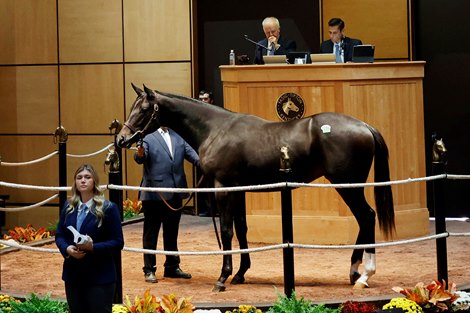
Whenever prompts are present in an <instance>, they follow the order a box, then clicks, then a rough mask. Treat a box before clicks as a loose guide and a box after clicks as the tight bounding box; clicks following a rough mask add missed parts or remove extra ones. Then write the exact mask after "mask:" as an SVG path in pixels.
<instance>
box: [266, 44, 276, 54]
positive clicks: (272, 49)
mask: <svg viewBox="0 0 470 313" xmlns="http://www.w3.org/2000/svg"><path fill="white" fill-rule="evenodd" d="M269 47H270V48H271V50H269V51H268V55H274V51H276V46H275V45H274V42H271V44H270V45H269Z"/></svg>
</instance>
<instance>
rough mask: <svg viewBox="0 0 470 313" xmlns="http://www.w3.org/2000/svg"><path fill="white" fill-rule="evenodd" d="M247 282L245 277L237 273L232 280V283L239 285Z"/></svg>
mask: <svg viewBox="0 0 470 313" xmlns="http://www.w3.org/2000/svg"><path fill="white" fill-rule="evenodd" d="M244 282H245V278H244V277H242V276H238V275H235V276H233V278H232V281H231V282H230V283H231V284H232V285H239V284H243V283H244Z"/></svg>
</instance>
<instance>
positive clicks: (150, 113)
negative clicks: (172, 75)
mask: <svg viewBox="0 0 470 313" xmlns="http://www.w3.org/2000/svg"><path fill="white" fill-rule="evenodd" d="M132 88H134V90H135V92H136V93H137V99H136V100H135V101H134V103H133V104H132V107H131V112H130V113H129V117H128V118H127V121H126V122H125V123H124V127H123V128H122V129H121V131H120V132H119V134H118V135H117V137H116V143H117V145H118V146H119V147H122V148H129V147H130V146H131V145H132V144H133V143H135V142H137V141H138V140H139V139H142V138H143V137H144V136H145V135H147V134H150V133H152V132H154V131H156V130H157V129H158V127H160V121H159V118H158V115H159V112H158V104H157V99H156V94H155V92H154V91H153V90H151V89H149V88H147V87H146V86H145V85H144V90H142V89H140V88H138V87H137V86H135V85H134V84H132Z"/></svg>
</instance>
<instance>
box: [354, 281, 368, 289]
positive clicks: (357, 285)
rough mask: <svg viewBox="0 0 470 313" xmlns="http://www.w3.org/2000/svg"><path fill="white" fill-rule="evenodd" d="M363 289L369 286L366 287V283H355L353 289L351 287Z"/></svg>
mask: <svg viewBox="0 0 470 313" xmlns="http://www.w3.org/2000/svg"><path fill="white" fill-rule="evenodd" d="M364 288H369V285H367V283H360V282H357V283H355V284H354V287H353V289H364Z"/></svg>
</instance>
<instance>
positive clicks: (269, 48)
mask: <svg viewBox="0 0 470 313" xmlns="http://www.w3.org/2000/svg"><path fill="white" fill-rule="evenodd" d="M243 37H244V38H245V39H246V40H248V41H249V42H251V43H254V44H255V45H257V46H258V47H261V48H263V49H266V50H268V51H271V47H266V46H263V45H262V44H260V43H257V42H256V41H254V40H251V39H250V38H248V35H243Z"/></svg>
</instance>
